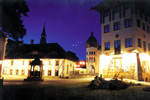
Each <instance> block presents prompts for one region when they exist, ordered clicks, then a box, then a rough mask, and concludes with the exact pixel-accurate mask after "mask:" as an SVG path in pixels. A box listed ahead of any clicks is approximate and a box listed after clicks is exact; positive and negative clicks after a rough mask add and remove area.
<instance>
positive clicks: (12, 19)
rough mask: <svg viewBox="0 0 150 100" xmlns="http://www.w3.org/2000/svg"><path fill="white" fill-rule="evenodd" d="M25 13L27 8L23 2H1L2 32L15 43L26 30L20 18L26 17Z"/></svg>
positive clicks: (16, 0)
mask: <svg viewBox="0 0 150 100" xmlns="http://www.w3.org/2000/svg"><path fill="white" fill-rule="evenodd" d="M27 12H29V8H28V5H27V4H26V1H25V0H3V2H2V31H3V32H6V33H7V34H8V35H9V36H10V37H12V38H13V39H14V40H16V41H18V40H19V39H23V37H24V35H26V29H25V28H24V25H23V24H22V23H23V20H22V19H21V16H27Z"/></svg>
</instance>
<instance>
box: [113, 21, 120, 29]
mask: <svg viewBox="0 0 150 100" xmlns="http://www.w3.org/2000/svg"><path fill="white" fill-rule="evenodd" d="M116 30H120V22H116V23H114V31H116Z"/></svg>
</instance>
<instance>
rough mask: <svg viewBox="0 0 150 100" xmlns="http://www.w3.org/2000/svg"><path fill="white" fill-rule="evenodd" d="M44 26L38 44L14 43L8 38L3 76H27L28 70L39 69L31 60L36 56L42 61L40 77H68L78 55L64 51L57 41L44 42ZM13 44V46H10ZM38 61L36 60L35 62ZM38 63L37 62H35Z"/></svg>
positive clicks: (73, 68) (35, 70)
mask: <svg viewBox="0 0 150 100" xmlns="http://www.w3.org/2000/svg"><path fill="white" fill-rule="evenodd" d="M43 35H44V36H46V33H45V26H44V28H43V32H42V35H41V41H40V44H34V43H33V42H34V41H33V40H32V41H31V44H24V43H16V42H14V41H12V40H8V45H7V50H6V56H5V60H4V61H3V65H2V66H3V71H2V73H3V77H4V79H5V78H6V79H7V78H10V77H12V76H13V77H20V78H21V77H22V78H27V77H28V76H29V74H30V73H29V72H31V71H33V70H34V72H38V71H40V68H41V66H40V68H39V66H36V65H35V64H34V65H35V66H34V68H33V67H32V68H33V69H32V68H31V65H33V61H35V59H36V58H37V57H38V58H39V61H41V62H40V63H42V64H41V65H42V78H44V79H45V78H49V77H69V75H70V73H73V72H74V71H75V65H76V62H77V61H78V57H77V56H76V54H75V53H73V52H71V51H68V52H66V51H65V50H64V49H63V48H62V47H61V46H60V45H59V44H58V43H46V37H43ZM42 38H43V39H42ZM11 45H13V48H12V46H11ZM37 63H38V62H37ZM37 65H38V64H37Z"/></svg>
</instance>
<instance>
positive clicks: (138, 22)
mask: <svg viewBox="0 0 150 100" xmlns="http://www.w3.org/2000/svg"><path fill="white" fill-rule="evenodd" d="M137 27H141V21H140V20H139V19H137Z"/></svg>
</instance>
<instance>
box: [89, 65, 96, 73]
mask: <svg viewBox="0 0 150 100" xmlns="http://www.w3.org/2000/svg"><path fill="white" fill-rule="evenodd" d="M89 73H95V68H94V66H93V65H91V66H90V68H89Z"/></svg>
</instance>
